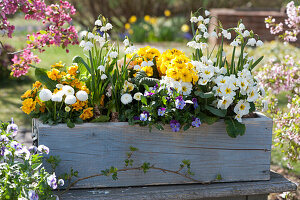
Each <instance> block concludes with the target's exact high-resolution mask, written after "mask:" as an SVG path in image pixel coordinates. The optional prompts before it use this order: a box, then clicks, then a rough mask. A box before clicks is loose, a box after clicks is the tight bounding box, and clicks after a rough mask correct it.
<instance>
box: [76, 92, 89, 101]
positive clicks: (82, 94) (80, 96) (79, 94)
mask: <svg viewBox="0 0 300 200" xmlns="http://www.w3.org/2000/svg"><path fill="white" fill-rule="evenodd" d="M76 97H77V99H78V100H79V101H86V100H88V98H89V97H88V94H87V92H86V91H83V90H80V91H78V92H77V93H76Z"/></svg>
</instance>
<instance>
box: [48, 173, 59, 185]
mask: <svg viewBox="0 0 300 200" xmlns="http://www.w3.org/2000/svg"><path fill="white" fill-rule="evenodd" d="M47 183H48V185H49V186H50V187H51V188H52V189H56V188H57V183H56V176H55V174H52V175H50V176H49V177H48V178H47Z"/></svg>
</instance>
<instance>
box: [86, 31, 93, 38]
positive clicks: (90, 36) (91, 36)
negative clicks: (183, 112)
mask: <svg viewBox="0 0 300 200" xmlns="http://www.w3.org/2000/svg"><path fill="white" fill-rule="evenodd" d="M94 37H95V36H94V34H93V33H91V32H89V33H88V34H87V38H88V39H92V38H94Z"/></svg>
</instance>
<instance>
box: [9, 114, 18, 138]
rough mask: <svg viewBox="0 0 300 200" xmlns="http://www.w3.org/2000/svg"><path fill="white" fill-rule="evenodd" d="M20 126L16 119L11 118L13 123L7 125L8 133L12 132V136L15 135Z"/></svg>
mask: <svg viewBox="0 0 300 200" xmlns="http://www.w3.org/2000/svg"><path fill="white" fill-rule="evenodd" d="M18 130H19V128H18V126H17V124H15V123H14V119H13V118H11V123H10V124H9V125H8V126H7V129H6V132H7V133H12V136H13V137H15V136H16V135H17V133H18Z"/></svg>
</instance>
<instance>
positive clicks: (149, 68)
mask: <svg viewBox="0 0 300 200" xmlns="http://www.w3.org/2000/svg"><path fill="white" fill-rule="evenodd" d="M142 70H143V71H144V72H146V74H147V76H153V68H152V67H150V66H146V67H142Z"/></svg>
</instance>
